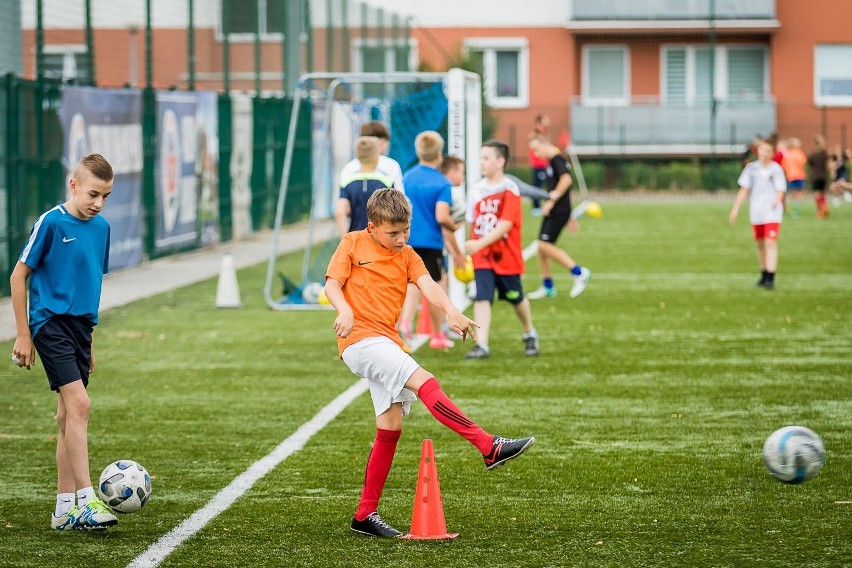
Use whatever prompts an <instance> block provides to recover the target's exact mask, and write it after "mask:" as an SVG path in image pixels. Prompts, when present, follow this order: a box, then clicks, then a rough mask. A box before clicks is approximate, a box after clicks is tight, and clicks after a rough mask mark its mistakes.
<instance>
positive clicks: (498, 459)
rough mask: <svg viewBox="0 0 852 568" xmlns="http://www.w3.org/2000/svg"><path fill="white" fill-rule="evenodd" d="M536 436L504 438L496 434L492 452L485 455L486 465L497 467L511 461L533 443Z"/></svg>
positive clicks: (489, 467) (491, 467) (492, 467)
mask: <svg viewBox="0 0 852 568" xmlns="http://www.w3.org/2000/svg"><path fill="white" fill-rule="evenodd" d="M534 442H535V438H534V437H533V436H529V437H528V438H518V439H513V438H503V437H502V436H494V441H493V442H492V443H491V453H489V454H488V455H487V456H483V459H484V460H485V467H486V468H488V469H496V468H498V467H500V466H501V465H503V464H504V463H506V462H507V461H509V460H510V459H513V458H516V457H518V456H519V455H521V454H522V453H524V452H525V451H527V449H528V448H529V447H530V446H532V445H533V443H534Z"/></svg>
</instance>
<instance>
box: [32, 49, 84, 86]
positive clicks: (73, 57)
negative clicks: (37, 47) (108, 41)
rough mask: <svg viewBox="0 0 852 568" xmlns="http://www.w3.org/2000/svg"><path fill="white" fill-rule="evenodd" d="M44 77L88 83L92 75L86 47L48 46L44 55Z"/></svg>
mask: <svg viewBox="0 0 852 568" xmlns="http://www.w3.org/2000/svg"><path fill="white" fill-rule="evenodd" d="M42 63H43V65H44V68H43V69H44V76H45V77H48V78H51V79H62V80H63V81H74V82H77V83H88V82H89V80H90V78H91V76H92V74H91V72H90V70H89V60H88V57H87V56H86V46H85V45H46V46H44V52H43V54H42Z"/></svg>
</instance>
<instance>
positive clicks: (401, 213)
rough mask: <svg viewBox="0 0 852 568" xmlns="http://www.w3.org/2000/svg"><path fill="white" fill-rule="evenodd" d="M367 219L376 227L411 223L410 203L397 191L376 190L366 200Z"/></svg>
mask: <svg viewBox="0 0 852 568" xmlns="http://www.w3.org/2000/svg"><path fill="white" fill-rule="evenodd" d="M367 219H369V221H370V222H371V223H372V224H373V225H376V226H378V225H381V224H382V223H391V224H396V223H408V222H409V221H411V203H410V202H409V201H408V198H407V197H405V194H404V193H402V192H401V191H399V190H398V189H390V188H387V187H385V188H382V189H378V190H376V192H375V193H373V195H371V196H370V199H368V200H367Z"/></svg>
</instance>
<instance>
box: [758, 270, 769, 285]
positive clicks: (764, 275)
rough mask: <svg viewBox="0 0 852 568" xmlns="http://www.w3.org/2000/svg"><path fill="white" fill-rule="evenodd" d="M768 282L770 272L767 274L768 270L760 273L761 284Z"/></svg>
mask: <svg viewBox="0 0 852 568" xmlns="http://www.w3.org/2000/svg"><path fill="white" fill-rule="evenodd" d="M768 280H769V272H767V271H766V270H761V271H760V283H761V284H763V283H764V282H766V281H768Z"/></svg>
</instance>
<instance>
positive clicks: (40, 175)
mask: <svg viewBox="0 0 852 568" xmlns="http://www.w3.org/2000/svg"><path fill="white" fill-rule="evenodd" d="M154 96H155V93H154V91H153V90H143V114H142V125H143V127H142V128H143V152H144V169H143V174H142V185H143V187H142V214H143V217H144V220H143V225H144V233H145V234H144V239H145V253H146V258H149V259H150V258H154V257H155V256H157V255H156V253H155V252H154V241H153V235H154V229H155V222H156V209H155V197H154V196H155V187H154V184H155V180H156V179H157V178H156V176H157V173H156V172H155V166H154V164H155V160H154V157H155V153H156V151H157V150H156V149H157V147H158V143H157V133H156V102H155V100H154ZM61 100H62V85H61V83H59V82H54V81H47V80H45V81H42V82H37V81H30V80H25V79H21V78H18V77H15V76H12V75H6V76H4V77H2V88H0V272H2V274H0V294H3V295H6V294H8V293H9V275H10V274H11V271H12V269H13V268H14V265H15V263H16V261H17V258H18V256H19V255H20V252H21V250H22V248H23V245H24V243H25V242H26V239H27V237H28V236H29V233H30V229H31V227H32V224H33V223H34V222H35V220H36V219H37V218H38V216H39V215H41V214H42V213H43V212H44V211H46V210H47V209H49V208H51V207H53V206H54V205H56V204H57V203H59V202H61V201H63V200H64V199H65V191H66V190H65V186H66V179H65V167H64V164H63V163H62V160H63V156H65V155H66V154H67V152H66V151H65V150H66V149H65V147H64V144H65V142H64V140H65V136H64V133H63V131H62V127H61V123H60V119H59V110H60V106H61ZM291 105H292V99H290V98H284V97H278V98H255V99H254V100H253V105H252V107H253V131H254V141H253V150H252V156H253V158H252V161H253V170H252V171H253V173H252V178H251V192H252V206H251V209H252V218H253V227H252V228H253V230H255V231H259V230H264V229H267V228H270V227H272V225H273V221H274V209H275V204H276V200H277V196H278V188H279V185H280V181H281V172H282V166H283V162H284V149H285V147H286V143H287V133H288V128H287V127H288V124H287V123H288V121H289V117H290V110H291ZM230 113H231V98H230V97H229V96H228V95H224V94H221V95H219V99H218V114H219V133H218V134H219V180H220V183H219V223H220V227H219V233H220V240H222V241H227V240H230V239H231V236H232V228H231V211H232V209H231V208H232V201H231V198H230V160H231V150H232V145H231V114H230ZM302 113H303V114H302V116H301V117H300V120H299V125H300V126H299V128H298V130H297V132H296V136H297V140H296V142H295V154H294V160H293V163H294V167H293V169H292V172H291V174H290V191H289V197H288V200H287V208H286V210H285V222H286V223H292V222H296V221H299V220H303V219H307V218H308V216H309V213H310V207H311V192H312V185H311V132H310V124H311V120H310V113H311V108H310V105H304V107H303V110H302ZM196 246H197V245H196ZM191 248H195V247H191Z"/></svg>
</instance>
